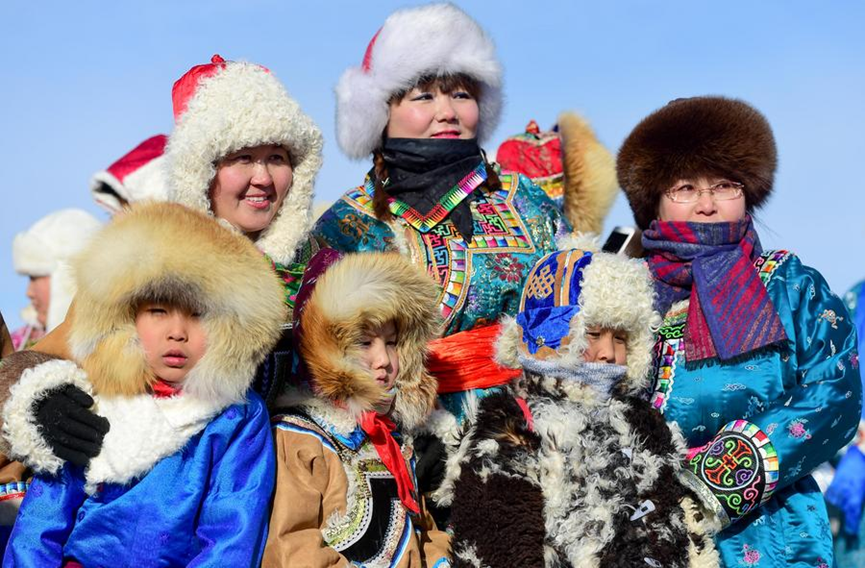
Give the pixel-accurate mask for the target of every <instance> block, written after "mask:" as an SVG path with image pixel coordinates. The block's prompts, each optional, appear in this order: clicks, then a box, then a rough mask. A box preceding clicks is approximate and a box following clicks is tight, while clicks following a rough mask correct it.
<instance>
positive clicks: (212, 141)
mask: <svg viewBox="0 0 865 568" xmlns="http://www.w3.org/2000/svg"><path fill="white" fill-rule="evenodd" d="M186 103H187V106H186V110H185V112H183V114H181V115H180V118H179V119H178V121H177V125H176V126H175V128H174V132H173V133H172V134H171V137H170V138H169V140H168V146H167V147H166V150H165V152H166V161H167V168H168V170H167V173H168V185H169V199H171V200H172V201H176V202H178V203H182V204H183V205H186V206H188V207H191V208H193V209H197V210H198V211H202V212H206V213H210V211H211V208H210V198H209V191H210V186H211V183H212V181H213V178H214V176H215V175H216V163H217V162H218V161H219V160H220V159H221V158H223V157H225V156H226V155H227V154H230V153H231V152H234V151H236V150H240V149H242V148H249V147H253V146H261V145H265V144H279V145H281V146H284V147H285V148H286V149H287V150H288V152H289V154H290V156H291V165H292V168H293V181H292V184H291V188H290V189H289V192H288V195H287V196H286V198H285V200H284V201H283V202H282V206H281V208H280V210H279V211H278V212H277V214H276V216H275V217H274V218H273V221H272V222H271V223H270V226H268V227H267V228H266V229H265V230H264V231H263V232H262V234H261V236H260V237H259V239H258V241H257V242H256V246H258V248H259V249H261V250H262V251H263V252H265V253H267V255H268V256H270V257H271V258H272V259H273V260H275V261H276V262H279V263H282V264H287V263H288V262H290V261H291V260H292V259H293V258H294V254H295V251H296V249H297V247H298V246H299V245H300V244H301V243H302V242H303V239H305V238H306V236H307V234H308V233H309V229H310V228H311V226H312V200H313V182H314V179H315V176H316V174H317V173H318V170H319V168H320V167H321V150H322V137H321V132H320V131H319V129H318V127H317V126H316V125H315V123H314V122H313V121H312V119H310V118H309V117H308V116H307V115H306V114H304V113H303V111H301V109H300V106H299V105H298V104H297V102H296V101H295V100H294V99H292V98H291V97H290V96H289V95H288V93H287V92H286V90H285V88H284V87H283V86H282V84H281V83H280V82H279V80H277V79H276V77H274V75H273V74H272V73H271V72H269V71H268V70H266V69H264V68H263V67H260V66H258V65H255V64H252V63H245V62H235V61H228V62H224V64H223V65H222V66H220V67H219V68H218V70H217V71H216V72H215V73H214V74H213V75H212V76H209V77H205V78H203V79H201V82H200V84H199V85H198V88H197V89H196V91H195V94H194V95H193V96H192V97H191V98H189V100H188V101H186Z"/></svg>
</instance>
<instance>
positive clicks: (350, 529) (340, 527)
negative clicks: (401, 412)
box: [271, 414, 415, 567]
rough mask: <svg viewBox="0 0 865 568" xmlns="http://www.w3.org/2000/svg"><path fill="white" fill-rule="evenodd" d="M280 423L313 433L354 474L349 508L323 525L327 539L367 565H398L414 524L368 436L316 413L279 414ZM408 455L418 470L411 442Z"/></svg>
mask: <svg viewBox="0 0 865 568" xmlns="http://www.w3.org/2000/svg"><path fill="white" fill-rule="evenodd" d="M271 422H272V423H273V424H274V426H275V427H276V428H279V429H281V430H287V431H291V432H296V433H298V434H304V435H310V436H314V437H315V438H317V439H318V440H319V441H321V443H322V445H323V446H324V447H325V448H327V449H328V450H330V451H332V452H334V453H336V454H337V455H339V459H340V461H341V462H342V465H343V468H344V469H345V473H346V476H347V480H348V485H349V490H348V493H349V494H350V495H352V498H351V499H348V500H347V505H348V508H347V510H346V511H345V512H344V514H341V515H340V516H339V517H338V518H333V519H326V520H325V522H326V524H325V525H324V526H322V536H323V537H324V541H325V543H326V544H327V545H328V546H330V547H332V548H333V549H335V550H337V551H339V552H340V553H341V554H342V555H343V556H345V557H346V558H348V559H349V560H351V561H352V562H356V563H359V564H360V565H362V566H369V567H378V566H382V567H384V566H396V565H398V564H399V562H400V560H401V559H402V557H403V554H404V553H405V550H406V547H407V546H408V544H409V542H410V540H411V532H412V530H413V525H412V521H411V517H410V515H409V512H408V511H407V510H406V508H405V507H403V505H402V503H401V502H400V500H399V495H398V493H397V487H396V482H395V481H394V478H393V475H392V474H391V473H390V472H389V471H388V469H387V467H386V466H385V465H384V463H382V461H381V459H380V458H379V457H378V454H377V452H376V450H375V447H374V446H373V445H372V444H371V443H370V442H369V439H368V438H366V436H365V435H364V436H360V437H356V436H354V435H352V436H351V437H350V438H346V437H344V436H339V435H337V434H335V433H334V432H329V431H328V430H327V429H326V428H324V427H323V426H322V425H321V424H319V423H318V422H317V421H316V419H310V418H308V417H306V416H302V415H295V414H288V415H281V416H277V417H274V418H273V419H271ZM402 450H403V456H404V457H405V458H406V460H407V461H408V462H409V466H410V470H411V471H414V465H415V464H414V456H413V455H412V452H411V448H410V446H402Z"/></svg>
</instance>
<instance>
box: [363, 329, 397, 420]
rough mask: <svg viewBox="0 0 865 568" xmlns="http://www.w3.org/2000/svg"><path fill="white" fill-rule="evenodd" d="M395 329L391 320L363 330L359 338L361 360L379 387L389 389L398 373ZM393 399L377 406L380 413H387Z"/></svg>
mask: <svg viewBox="0 0 865 568" xmlns="http://www.w3.org/2000/svg"><path fill="white" fill-rule="evenodd" d="M396 342H397V331H396V326H395V325H394V323H393V322H388V323H386V324H384V325H381V326H376V327H372V328H369V329H367V330H366V331H364V334H363V337H362V339H361V344H360V349H361V361H363V364H364V365H365V366H366V367H367V368H369V370H370V371H372V375H373V378H374V379H375V380H376V382H378V384H379V385H381V387H382V388H383V389H384V390H386V391H390V390H391V389H392V388H393V386H394V384H395V383H396V376H397V374H398V373H399V353H397V349H396ZM392 403H393V399H392V398H391V399H390V400H388V403H387V408H377V409H376V410H377V411H378V412H379V413H380V414H387V412H388V411H390V407H391V405H392Z"/></svg>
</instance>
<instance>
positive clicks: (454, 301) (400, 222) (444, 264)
mask: <svg viewBox="0 0 865 568" xmlns="http://www.w3.org/2000/svg"><path fill="white" fill-rule="evenodd" d="M499 179H500V180H501V185H502V188H501V189H500V190H497V191H489V190H488V189H486V185H481V186H480V187H479V188H478V189H477V190H476V191H475V192H474V193H473V194H466V195H464V196H463V198H464V199H471V200H472V201H471V204H470V208H471V213H472V219H473V221H474V224H473V227H474V234H473V236H472V238H471V240H470V241H469V242H466V240H465V239H464V238H463V237H462V235H460V233H459V231H457V229H456V227H455V226H454V224H453V222H452V221H451V220H450V217H449V216H446V217H444V218H443V219H441V220H440V221H438V222H437V223H435V224H429V223H427V224H421V223H414V224H412V222H413V221H415V219H413V218H412V216H411V214H410V212H409V211H403V212H402V213H400V211H401V209H400V208H399V206H398V205H396V206H394V205H392V206H391V211H394V212H396V213H397V215H396V216H395V218H394V219H393V220H392V221H389V222H383V221H380V220H378V219H377V218H376V217H375V214H374V212H373V195H374V191H375V190H374V185H373V183H372V181H371V180H370V179H369V178H367V180H366V183H365V184H364V185H362V186H359V187H357V188H355V189H353V190H351V191H349V192H348V193H346V194H345V195H343V196H342V198H341V199H339V200H338V201H337V202H336V203H334V204H333V206H331V208H330V209H328V210H327V211H326V212H325V213H324V214H323V215H322V216H321V218H320V219H319V220H318V222H317V223H316V225H315V227H314V228H313V236H315V237H316V238H318V239H319V240H320V241H321V243H322V244H323V245H325V246H329V247H332V248H334V249H337V250H340V251H344V252H362V251H384V250H396V251H400V252H402V253H403V254H407V255H409V256H410V257H411V259H412V260H413V261H414V262H415V263H417V264H420V265H421V266H423V267H424V268H425V269H426V270H427V272H428V273H429V274H430V276H431V277H433V278H434V279H435V281H436V282H437V283H438V285H439V287H440V290H441V292H440V295H439V298H438V302H439V306H440V309H441V313H442V316H443V317H444V320H445V332H444V335H451V334H454V333H457V332H460V331H465V330H470V329H473V328H475V327H479V326H484V325H489V324H492V323H495V322H497V321H498V319H499V317H500V316H501V315H502V314H509V315H514V314H516V312H517V309H518V308H519V302H520V294H521V293H522V290H523V284H524V282H525V279H526V277H527V276H528V273H529V270H531V268H532V266H533V265H534V264H535V262H537V261H538V260H539V259H540V258H541V257H542V256H544V255H545V254H547V253H548V252H551V251H553V250H556V237H557V236H559V235H562V234H567V233H568V232H570V226H569V225H568V222H567V221H566V220H565V219H564V217H562V215H561V212H560V211H559V209H558V207H557V206H556V204H555V203H554V202H553V201H552V200H551V199H550V198H549V197H548V196H547V195H546V194H545V193H544V191H543V190H542V189H541V188H539V187H538V186H537V185H535V184H534V183H532V181H531V180H530V179H529V178H527V177H526V176H524V175H522V174H516V173H510V172H501V173H500V174H499ZM446 205H447V208H448V210H449V211H450V210H452V209H453V207H455V206H456V203H448V204H446ZM453 398H459V397H453ZM443 399H447V397H443ZM444 401H445V402H446V403H447V402H449V401H448V400H444ZM452 402H454V404H451V405H450V407H451V409H452V410H454V411H455V412H456V413H457V414H459V411H458V406H459V405H458V404H457V403H456V402H455V401H452Z"/></svg>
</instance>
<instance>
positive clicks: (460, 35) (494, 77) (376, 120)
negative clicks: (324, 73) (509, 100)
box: [336, 4, 502, 159]
mask: <svg viewBox="0 0 865 568" xmlns="http://www.w3.org/2000/svg"><path fill="white" fill-rule="evenodd" d="M457 73H462V74H465V75H468V76H469V77H472V78H473V79H475V80H476V81H478V82H479V83H480V86H481V90H480V95H479V97H478V98H479V100H478V106H479V107H480V123H479V126H478V142H480V143H481V144H483V142H484V141H485V140H487V139H488V138H489V136H490V135H491V134H492V132H493V131H494V130H495V128H496V126H497V125H498V122H499V117H500V115H501V110H502V67H501V64H500V63H499V60H498V58H497V57H496V54H495V46H494V45H493V42H492V40H491V39H490V37H489V36H488V35H487V34H486V32H484V30H483V29H481V27H480V26H479V25H478V23H477V22H476V21H474V20H473V19H472V18H471V17H470V16H469V15H468V14H466V13H465V12H463V11H462V10H460V9H459V8H457V7H456V6H454V5H453V4H429V5H427V6H420V7H416V8H406V9H403V10H398V11H396V12H394V13H393V14H391V15H390V16H389V17H388V18H387V20H385V22H384V25H383V26H382V27H381V29H380V30H379V31H378V32H377V33H376V34H375V36H373V38H372V41H370V43H369V46H368V47H367V49H366V54H365V55H364V58H363V63H362V64H361V66H360V67H351V68H349V69H348V70H346V71H345V73H343V75H342V77H341V78H340V80H339V83H338V84H337V86H336V131H337V140H338V141H339V147H340V148H341V149H342V151H343V152H344V153H345V154H346V155H347V156H348V157H350V158H354V159H362V158H366V157H368V156H369V155H370V154H371V153H372V152H373V151H374V150H375V149H376V148H378V146H379V145H380V144H381V138H382V133H383V132H384V129H385V127H386V126H387V122H388V118H389V112H388V110H389V109H388V100H389V99H390V97H391V96H392V95H393V94H394V93H397V92H399V91H403V90H407V89H410V88H411V87H413V86H414V84H415V83H416V82H417V80H418V79H419V78H420V77H422V76H424V75H446V74H457Z"/></svg>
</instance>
